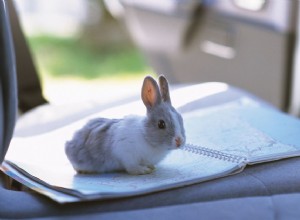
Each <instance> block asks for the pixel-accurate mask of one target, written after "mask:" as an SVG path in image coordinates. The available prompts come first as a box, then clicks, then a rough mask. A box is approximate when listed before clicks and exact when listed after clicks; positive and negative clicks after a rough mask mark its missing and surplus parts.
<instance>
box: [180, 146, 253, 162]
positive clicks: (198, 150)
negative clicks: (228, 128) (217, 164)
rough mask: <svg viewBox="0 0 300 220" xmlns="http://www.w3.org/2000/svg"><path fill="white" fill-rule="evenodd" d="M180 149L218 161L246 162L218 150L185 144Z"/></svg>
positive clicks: (243, 158)
mask: <svg viewBox="0 0 300 220" xmlns="http://www.w3.org/2000/svg"><path fill="white" fill-rule="evenodd" d="M181 149H182V150H185V151H188V152H191V153H195V154H200V155H204V156H208V157H213V158H216V159H219V160H224V161H229V162H233V163H241V162H246V161H247V158H246V157H240V156H237V155H233V154H227V153H223V152H221V151H218V150H213V149H209V148H206V147H201V146H197V145H193V144H186V145H185V146H184V147H182V148H181Z"/></svg>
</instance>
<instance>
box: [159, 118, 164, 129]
mask: <svg viewBox="0 0 300 220" xmlns="http://www.w3.org/2000/svg"><path fill="white" fill-rule="evenodd" d="M158 128H159V129H164V128H166V123H165V121H164V120H159V121H158Z"/></svg>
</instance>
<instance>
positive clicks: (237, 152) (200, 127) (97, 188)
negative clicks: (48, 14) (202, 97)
mask: <svg viewBox="0 0 300 220" xmlns="http://www.w3.org/2000/svg"><path fill="white" fill-rule="evenodd" d="M183 119H184V124H185V129H186V136H187V138H186V139H187V143H189V144H187V145H186V146H184V147H182V149H179V150H174V151H171V152H170V154H169V155H168V156H167V157H166V158H165V159H164V160H163V161H162V162H161V163H159V164H158V165H157V166H156V169H155V171H154V172H153V173H151V174H147V175H139V176H132V175H128V174H126V173H107V174H93V175H92V174H89V175H87V174H76V172H75V171H74V170H73V168H72V166H71V164H70V162H69V161H68V160H67V157H66V155H65V153H64V143H65V142H66V140H68V139H69V138H70V137H71V136H72V133H73V132H74V131H75V130H77V129H78V128H80V126H81V125H82V124H80V123H74V124H71V125H69V126H66V127H63V128H61V129H57V130H54V131H52V132H49V133H46V134H41V135H36V136H32V137H25V138H21V137H15V138H14V139H13V140H12V143H11V146H10V148H9V152H8V154H7V156H6V160H5V162H4V163H3V164H2V166H1V169H2V171H4V172H5V173H6V174H7V175H9V176H11V177H12V178H14V179H16V180H17V181H19V182H21V183H23V184H24V185H26V186H27V187H29V188H31V189H33V190H36V191H38V192H40V193H42V194H44V195H46V196H48V197H50V198H52V199H53V200H56V201H58V202H60V203H67V202H76V201H83V200H93V199H107V198H119V197H127V196H133V195H141V194H146V193H150V192H156V191H160V190H165V189H171V188H175V187H182V186H186V185H190V184H194V183H199V182H202V181H208V180H212V179H215V178H220V177H224V176H227V175H231V174H234V173H237V172H241V171H242V170H243V169H244V168H245V166H246V165H247V164H253V163H261V162H266V161H273V160H278V159H281V158H287V157H293V156H299V155H300V138H299V134H300V120H298V119H296V118H293V117H292V116H288V115H286V114H284V113H281V112H279V111H277V110H274V109H271V108H269V107H263V106H260V105H259V104H258V103H256V102H254V101H252V100H250V99H248V98H241V99H240V100H236V101H233V102H231V103H227V104H223V105H219V106H215V107H209V108H204V109H201V110H197V111H193V112H189V113H186V114H183Z"/></svg>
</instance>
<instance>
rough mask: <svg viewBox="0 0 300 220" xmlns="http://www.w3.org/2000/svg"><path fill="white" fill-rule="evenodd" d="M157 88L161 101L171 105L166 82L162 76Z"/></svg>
mask: <svg viewBox="0 0 300 220" xmlns="http://www.w3.org/2000/svg"><path fill="white" fill-rule="evenodd" d="M159 87H160V92H161V97H162V100H163V101H164V102H168V103H170V104H171V98H170V92H169V84H168V80H167V79H166V78H165V77H164V76H163V75H160V76H159Z"/></svg>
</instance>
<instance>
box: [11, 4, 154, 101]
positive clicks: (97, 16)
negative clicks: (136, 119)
mask: <svg viewBox="0 0 300 220" xmlns="http://www.w3.org/2000/svg"><path fill="white" fill-rule="evenodd" d="M14 1H15V4H16V6H17V10H18V13H19V17H20V20H21V24H22V26H23V30H24V32H25V35H26V37H27V40H28V43H29V46H30V49H31V52H32V55H33V58H34V61H35V64H36V67H37V69H38V74H39V76H40V79H41V82H42V87H43V93H44V95H45V97H46V98H47V99H48V100H49V101H50V102H51V103H65V102H70V101H76V102H81V101H82V100H86V99H99V100H102V101H103V100H104V98H103V91H107V90H111V92H109V93H107V92H106V93H105V100H108V101H109V100H113V99H116V97H117V96H120V95H121V94H122V95H124V96H125V94H127V93H129V90H133V88H134V89H135V90H134V91H136V89H140V86H141V80H142V79H143V78H144V76H145V75H149V74H150V75H151V74H152V72H151V69H150V68H149V67H148V65H147V64H146V62H145V60H144V59H143V57H142V55H141V53H140V52H139V51H138V50H137V49H136V47H135V46H134V45H133V43H132V42H131V39H130V37H129V35H128V33H127V31H126V30H125V28H124V26H123V24H122V23H121V22H120V21H117V20H116V19H115V18H114V17H113V16H112V15H111V14H110V13H109V12H108V11H107V9H106V6H105V1H103V0H64V1H60V0H52V1H48V0H14ZM108 2H109V1H108ZM110 3H111V2H110ZM111 88H113V89H111ZM95 93H96V94H99V95H98V96H95V95H91V94H95Z"/></svg>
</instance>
